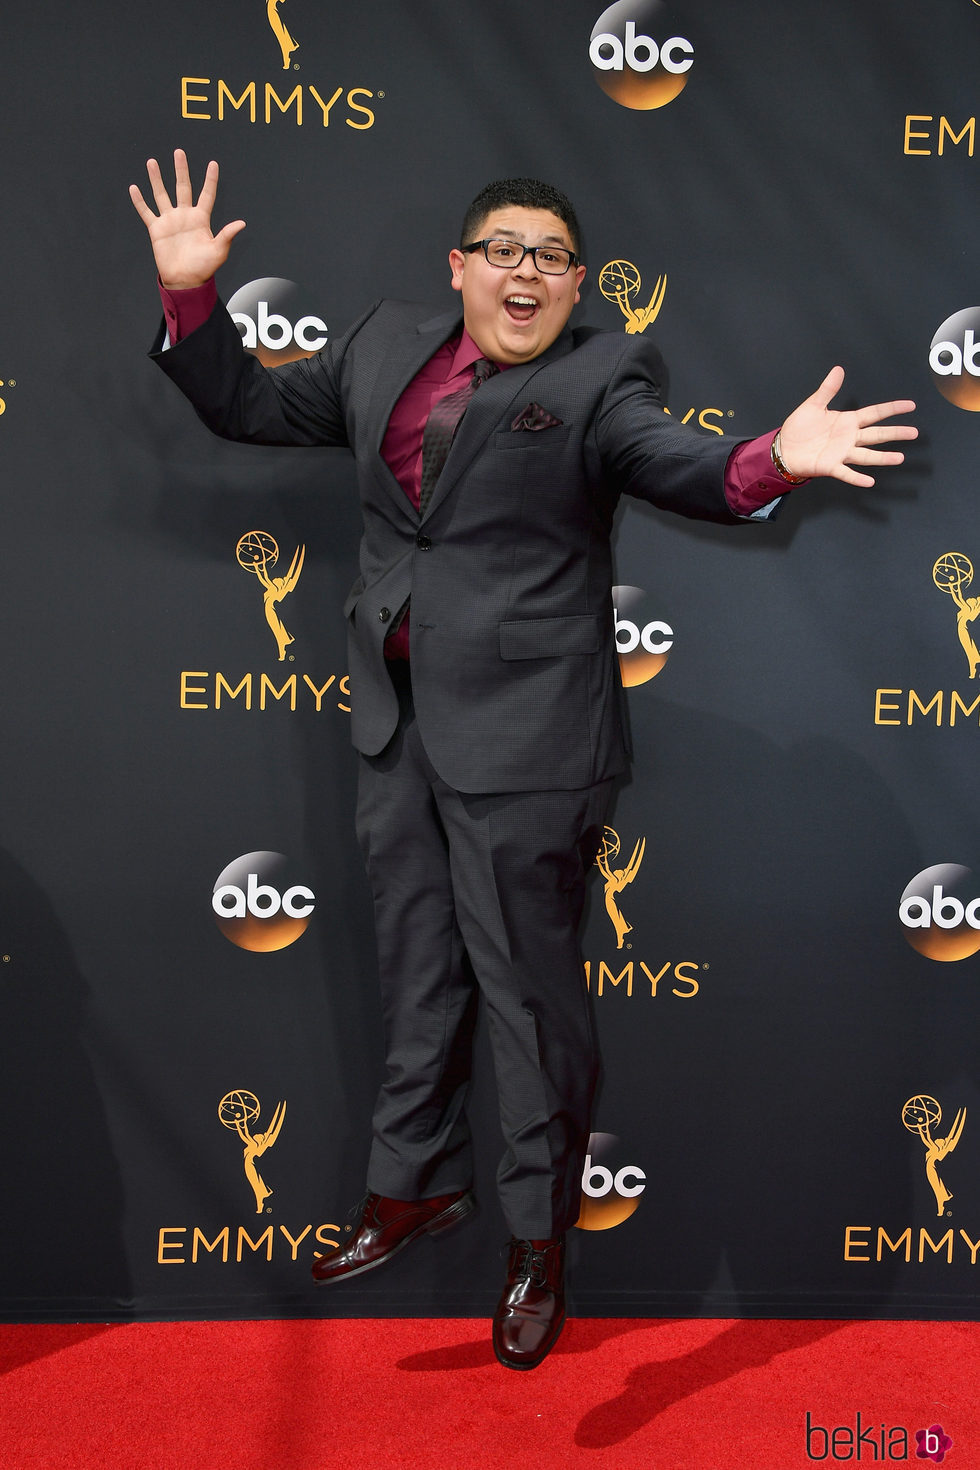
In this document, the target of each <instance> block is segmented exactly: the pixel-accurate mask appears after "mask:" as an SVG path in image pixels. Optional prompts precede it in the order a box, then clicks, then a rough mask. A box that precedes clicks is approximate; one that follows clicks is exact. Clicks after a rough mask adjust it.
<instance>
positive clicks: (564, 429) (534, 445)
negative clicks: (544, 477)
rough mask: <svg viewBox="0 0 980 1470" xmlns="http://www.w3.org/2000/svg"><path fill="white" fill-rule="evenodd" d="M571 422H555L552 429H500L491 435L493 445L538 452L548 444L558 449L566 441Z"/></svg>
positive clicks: (498, 447) (569, 432)
mask: <svg viewBox="0 0 980 1470" xmlns="http://www.w3.org/2000/svg"><path fill="white" fill-rule="evenodd" d="M571 432H572V426H571V424H556V425H555V427H554V428H552V429H501V430H500V431H499V432H498V433H496V434H494V436H493V447H494V449H495V450H497V449H505V450H507V449H510V450H514V449H527V450H529V451H530V452H531V453H532V454H540V453H541V451H542V450H544V449H547V448H548V446H549V445H550V446H551V448H552V449H558V448H560V447H561V446H562V445H564V444H566V443H567V442H568V437H569V435H570V434H571Z"/></svg>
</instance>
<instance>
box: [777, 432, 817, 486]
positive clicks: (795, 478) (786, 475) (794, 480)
mask: <svg viewBox="0 0 980 1470" xmlns="http://www.w3.org/2000/svg"><path fill="white" fill-rule="evenodd" d="M781 432H782V431H781V430H780V429H777V430H776V437H775V439H774V440H773V441H772V444H771V445H770V446H769V455H770V458H771V459H772V462H773V464H774V465H775V466H776V472H777V474H779V475H780V476H781V477H782V478H783V479H784V480H785V481H786V482H787V484H789V485H805V484H806V482H807V480H809V478H810V476H809V475H791V474H790V472H789V470H788V469H787V468H786V466H785V465H784V464H783V457H782V455H781V454H780V452H779V448H780V445H779V435H780V433H781Z"/></svg>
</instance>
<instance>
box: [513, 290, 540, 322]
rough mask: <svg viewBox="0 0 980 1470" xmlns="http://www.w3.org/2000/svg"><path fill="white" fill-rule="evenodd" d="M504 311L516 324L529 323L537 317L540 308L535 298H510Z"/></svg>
mask: <svg viewBox="0 0 980 1470" xmlns="http://www.w3.org/2000/svg"><path fill="white" fill-rule="evenodd" d="M504 310H505V311H506V313H507V315H508V316H509V317H510V319H511V321H514V322H529V321H531V320H532V318H533V317H535V316H537V313H538V310H539V306H538V303H537V301H536V300H535V299H534V297H533V296H508V297H507V298H506V300H505V301H504Z"/></svg>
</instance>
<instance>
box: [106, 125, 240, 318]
mask: <svg viewBox="0 0 980 1470" xmlns="http://www.w3.org/2000/svg"><path fill="white" fill-rule="evenodd" d="M146 172H147V174H148V175H149V180H150V188H151V189H152V190H153V199H154V202H155V204H156V207H157V211H158V212H157V213H156V214H155V213H154V212H153V210H152V209H151V208H150V206H149V205H148V204H147V202H146V200H145V199H144V198H143V195H142V194H141V193H140V191H139V189H138V188H137V186H136V185H135V184H130V186H129V197H130V198H131V199H132V201H133V205H134V207H135V209H136V213H137V214H138V215H139V217H140V219H141V220H142V221H143V223H144V224H145V225H146V228H147V232H148V234H149V236H150V243H151V245H152V246H153V258H154V260H155V261H156V263H157V270H158V271H159V273H160V280H161V282H162V284H163V285H164V286H165V287H166V288H167V289H168V290H170V291H183V290H187V289H188V288H190V287H193V286H203V285H204V283H205V281H209V280H210V279H211V277H212V276H213V275H214V274H215V272H216V271H217V269H218V267H219V266H220V265H224V263H225V261H226V260H227V259H228V252H229V250H230V249H231V242H232V240H233V239H234V238H235V236H236V235H237V234H238V233H239V231H240V230H244V228H245V221H244V220H243V219H236V220H234V221H233V222H232V223H231V224H228V225H225V227H224V229H223V230H220V231H219V232H218V234H217V235H214V234H212V233H211V210H212V209H213V208H214V199H215V195H216V193H217V191H218V165H217V164H216V163H215V162H214V161H213V160H212V161H211V163H209V164H208V167H207V173H206V174H205V176H204V183H203V185H202V186H201V192H200V194H199V195H198V199H197V203H196V204H195V203H194V196H193V192H192V190H191V176H190V173H189V171H188V168H187V155H186V154H185V153H184V150H183V149H182V148H177V149H175V150H174V179H175V185H176V188H175V193H174V198H175V200H176V203H173V204H172V203H171V202H170V195H169V194H168V193H167V190H166V188H165V187H164V183H163V176H162V174H161V173H160V165H159V164H158V163H157V161H156V159H155V158H151V159H149V160H148V161H147V165H146Z"/></svg>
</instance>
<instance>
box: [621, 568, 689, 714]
mask: <svg viewBox="0 0 980 1470" xmlns="http://www.w3.org/2000/svg"><path fill="white" fill-rule="evenodd" d="M613 608H614V615H615V619H616V623H615V632H616V652H617V653H618V654H619V672H620V677H621V678H622V681H623V684H624V686H625V688H627V689H631V688H632V687H633V686H634V685H635V684H647V683H649V681H650V680H651V679H652V678H654V677H655V675H657V674H659V673H660V670H661V669H662V668H663V666H664V664H665V663H666V662H667V656H668V654H669V653H670V650H671V649H672V648H673V646H674V630H673V628H672V627H671V626H670V624H669V623H665V622H664V621H663V620H662V619H661V618H658V617H656V616H655V615H652V604H651V601H650V598H649V597H648V596H647V594H646V593H645V592H644V590H643V588H642V587H614V588H613Z"/></svg>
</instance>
